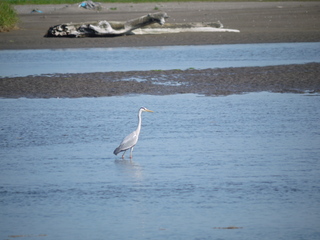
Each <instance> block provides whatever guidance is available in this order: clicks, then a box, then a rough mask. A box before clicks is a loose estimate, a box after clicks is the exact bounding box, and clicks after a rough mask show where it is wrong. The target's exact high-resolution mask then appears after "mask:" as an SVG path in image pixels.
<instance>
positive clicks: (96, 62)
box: [0, 42, 320, 77]
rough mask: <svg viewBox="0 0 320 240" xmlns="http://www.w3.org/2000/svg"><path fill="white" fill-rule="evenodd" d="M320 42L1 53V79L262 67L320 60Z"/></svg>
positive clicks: (8, 51)
mask: <svg viewBox="0 0 320 240" xmlns="http://www.w3.org/2000/svg"><path fill="white" fill-rule="evenodd" d="M319 56H320V43H319V42H314V43H264V44H226V45H204V46H201V45H200V46H166V47H141V48H89V49H33V50H2V51H0V62H1V65H0V77H16V76H27V75H38V74H55V73H87V72H110V71H133V70H138V71H146V70H160V69H161V70H170V69H182V70H185V69H188V68H196V69H205V68H227V67H257V66H258V67H259V66H270V65H284V64H304V63H310V62H320V57H319Z"/></svg>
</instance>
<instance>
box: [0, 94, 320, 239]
mask: <svg viewBox="0 0 320 240" xmlns="http://www.w3.org/2000/svg"><path fill="white" fill-rule="evenodd" d="M143 105H144V106H146V107H148V108H150V109H152V110H154V111H155V112H154V113H143V127H142V132H141V137H140V140H139V142H138V144H137V146H136V148H135V151H134V158H133V161H132V162H130V161H129V160H121V159H120V157H116V156H114V155H113V154H112V152H113V150H114V148H115V147H117V145H118V144H119V142H120V140H121V139H122V138H123V137H124V136H125V135H126V134H127V133H129V132H130V131H131V130H134V129H135V127H136V124H137V119H136V114H137V111H138V108H139V107H140V106H143ZM319 105H320V97H319V95H307V94H306V95H299V94H273V93H252V94H245V95H232V96H226V97H203V96H198V95H192V94H187V95H174V96H129V97H109V98H80V99H24V98H20V99H1V100H0V108H1V115H0V118H1V129H0V134H1V135H0V144H1V145H0V146H1V148H0V154H1V161H0V180H1V185H0V202H1V205H0V239H16V237H18V236H20V237H21V239H48V240H49V239H50V240H51V239H79V240H82V239H83V240H87V239H268V240H269V239H319V238H320V230H319V222H320V209H319V204H320V178H319V176H320V159H319V156H320V148H319V143H320V128H319V119H320V109H319ZM230 227H234V228H235V229H226V228H230Z"/></svg>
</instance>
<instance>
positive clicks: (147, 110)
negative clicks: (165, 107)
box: [145, 109, 153, 112]
mask: <svg viewBox="0 0 320 240" xmlns="http://www.w3.org/2000/svg"><path fill="white" fill-rule="evenodd" d="M145 111H146V112H153V111H151V110H149V109H146V110H145Z"/></svg>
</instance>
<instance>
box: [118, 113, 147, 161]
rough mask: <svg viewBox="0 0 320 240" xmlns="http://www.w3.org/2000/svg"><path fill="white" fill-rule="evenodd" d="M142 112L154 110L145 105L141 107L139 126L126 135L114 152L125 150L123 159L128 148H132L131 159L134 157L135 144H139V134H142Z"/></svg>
mask: <svg viewBox="0 0 320 240" xmlns="http://www.w3.org/2000/svg"><path fill="white" fill-rule="evenodd" d="M142 112H153V111H151V110H149V109H147V108H145V107H141V108H140V109H139V113H138V127H137V129H136V130H135V131H133V132H132V133H130V134H129V135H128V136H126V137H125V138H124V139H123V140H122V142H121V143H120V145H119V147H117V148H116V149H115V150H114V151H113V153H114V154H115V155H117V154H118V153H119V152H123V151H124V153H123V155H122V159H123V158H124V154H125V153H126V151H127V150H128V149H130V159H131V158H132V151H133V148H134V146H135V145H136V144H137V142H138V138H139V134H140V130H141V114H142Z"/></svg>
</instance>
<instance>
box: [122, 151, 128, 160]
mask: <svg viewBox="0 0 320 240" xmlns="http://www.w3.org/2000/svg"><path fill="white" fill-rule="evenodd" d="M126 151H127V150H126ZM126 151H124V152H123V154H122V159H124V155H125V154H126Z"/></svg>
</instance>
